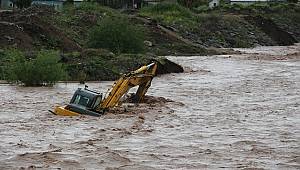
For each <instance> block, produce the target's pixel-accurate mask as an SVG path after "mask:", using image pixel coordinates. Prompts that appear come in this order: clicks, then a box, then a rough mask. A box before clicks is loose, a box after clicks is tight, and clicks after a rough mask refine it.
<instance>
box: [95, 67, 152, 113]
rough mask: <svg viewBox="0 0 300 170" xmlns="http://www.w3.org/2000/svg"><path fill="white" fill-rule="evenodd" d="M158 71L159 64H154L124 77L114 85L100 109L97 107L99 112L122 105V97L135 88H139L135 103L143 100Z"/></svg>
mask: <svg viewBox="0 0 300 170" xmlns="http://www.w3.org/2000/svg"><path fill="white" fill-rule="evenodd" d="M156 69H157V64H156V63H155V62H153V63H151V64H149V65H147V66H143V67H141V68H139V69H138V70H136V71H133V72H131V73H128V74H125V75H123V76H122V77H121V78H120V79H119V80H117V81H116V82H115V83H114V86H113V88H112V89H111V91H110V92H109V95H108V96H107V97H106V98H105V99H104V100H103V101H102V102H101V104H100V107H97V110H98V111H100V110H107V109H108V108H111V107H114V106H116V105H118V104H120V99H121V97H122V96H124V94H126V93H127V92H128V91H129V90H130V89H131V88H132V87H135V86H139V88H138V90H137V92H136V94H135V96H134V100H135V102H140V101H141V100H143V98H144V96H145V94H146V92H147V90H148V88H149V87H150V85H151V81H152V79H153V77H154V76H155V73H156Z"/></svg>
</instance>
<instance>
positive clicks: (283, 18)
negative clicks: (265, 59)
mask: <svg viewBox="0 0 300 170" xmlns="http://www.w3.org/2000/svg"><path fill="white" fill-rule="evenodd" d="M206 6H207V4H206ZM299 9H300V7H299V5H295V4H285V3H281V4H273V3H271V4H253V5H250V6H243V5H221V6H220V7H216V8H214V9H208V8H202V7H201V6H198V7H197V6H194V7H191V8H190V9H189V8H185V7H183V6H181V5H179V4H176V3H161V4H157V5H153V6H149V7H146V8H144V9H142V10H141V11H140V13H139V14H140V15H141V16H144V17H149V18H151V19H153V20H155V21H157V22H158V23H160V24H162V25H165V26H167V27H170V28H172V29H173V30H175V31H176V32H177V33H178V34H179V35H181V36H183V37H184V38H187V39H190V40H192V41H193V42H195V43H198V44H201V45H203V46H206V47H210V46H213V47H229V48H232V47H254V46H258V45H279V44H278V42H277V41H276V39H278V38H274V37H272V36H270V35H269V34H268V32H266V31H264V30H266V29H264V28H263V29H262V28H260V27H259V26H257V25H255V24H254V23H252V22H249V20H248V18H247V16H251V17H252V16H253V17H254V16H256V15H261V16H262V17H263V19H266V20H271V22H274V23H275V24H276V26H278V29H281V30H283V31H285V30H288V32H289V33H292V34H294V36H295V38H296V39H298V41H299V37H300V35H299V33H298V32H299V30H300V29H299V24H298V23H300V22H299V17H300V13H299ZM287 23H290V24H287Z"/></svg>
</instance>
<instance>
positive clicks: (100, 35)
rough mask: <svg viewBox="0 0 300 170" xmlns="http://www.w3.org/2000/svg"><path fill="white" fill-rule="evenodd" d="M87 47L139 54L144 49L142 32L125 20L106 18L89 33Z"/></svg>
mask: <svg viewBox="0 0 300 170" xmlns="http://www.w3.org/2000/svg"><path fill="white" fill-rule="evenodd" d="M88 46H89V47H92V48H104V49H108V50H110V51H112V52H114V53H141V52H143V49H144V34H143V30H142V28H140V27H138V26H135V25H133V24H132V23H130V22H129V21H128V20H126V19H125V18H107V19H104V20H103V21H102V22H101V23H100V24H99V26H96V27H95V28H93V29H92V30H91V31H90V33H89V41H88Z"/></svg>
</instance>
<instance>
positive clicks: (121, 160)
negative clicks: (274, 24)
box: [0, 46, 300, 170]
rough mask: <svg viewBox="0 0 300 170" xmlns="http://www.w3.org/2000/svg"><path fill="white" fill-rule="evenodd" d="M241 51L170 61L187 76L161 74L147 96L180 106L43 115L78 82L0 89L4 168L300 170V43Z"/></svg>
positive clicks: (101, 87) (101, 86) (0, 140)
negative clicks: (95, 114)
mask: <svg viewBox="0 0 300 170" xmlns="http://www.w3.org/2000/svg"><path fill="white" fill-rule="evenodd" d="M266 49H267V50H266ZM239 50H240V51H243V52H246V53H247V54H243V55H231V56H228V55H226V56H208V57H204V56H203V57H200V56H194V57H169V59H171V60H173V61H175V62H177V63H179V64H182V65H183V66H185V67H186V72H185V73H180V74H169V75H163V76H160V77H158V78H155V80H154V82H153V85H152V86H151V89H150V90H149V93H148V94H150V95H153V96H160V97H164V98H167V99H171V100H172V101H174V102H170V101H164V100H163V99H157V100H155V101H154V102H151V103H150V104H141V105H139V106H134V105H128V106H126V110H124V108H122V109H123V110H124V111H125V113H124V114H113V113H110V114H107V115H104V116H102V117H100V118H95V117H73V118H69V117H58V116H54V115H52V114H50V113H49V112H48V111H47V110H48V109H50V108H51V107H53V106H54V105H56V104H63V103H66V102H68V101H69V99H70V98H71V96H72V94H73V92H74V90H75V89H76V88H77V87H78V84H75V83H69V84H58V85H57V86H55V87H53V88H46V87H40V88H25V87H16V86H9V85H0V94H1V98H0V108H1V109H0V143H1V144H0V169H20V168H21V169H34V168H41V169H59V168H62V169H248V170H249V169H299V168H300V60H299V58H300V57H299V56H300V55H299V51H300V50H299V46H293V47H272V48H260V49H259V48H257V49H252V50H247V49H239ZM270 51H271V52H270ZM284 51H285V52H284ZM111 83H112V82H101V83H88V85H89V86H90V87H91V88H94V89H97V90H99V91H105V89H107V88H108V87H109V85H110V84H111ZM122 109H121V110H122Z"/></svg>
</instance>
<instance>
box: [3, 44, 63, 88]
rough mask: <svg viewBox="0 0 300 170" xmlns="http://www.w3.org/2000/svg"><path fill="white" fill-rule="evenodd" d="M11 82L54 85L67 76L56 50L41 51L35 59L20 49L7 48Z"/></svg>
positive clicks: (29, 84) (8, 76) (28, 84)
mask: <svg viewBox="0 0 300 170" xmlns="http://www.w3.org/2000/svg"><path fill="white" fill-rule="evenodd" d="M6 57H7V59H8V60H7V61H8V63H7V64H8V68H7V70H8V74H7V77H6V79H7V80H8V81H9V82H14V83H19V82H21V83H23V84H24V85H25V86H43V85H47V86H52V85H53V84H54V83H55V82H57V81H58V80H61V79H62V78H64V77H65V75H66V74H65V71H64V69H63V66H62V64H61V63H59V54H58V52H56V51H46V50H42V51H40V52H39V53H38V54H37V56H36V58H35V59H31V58H29V59H26V58H25V56H24V54H23V53H22V52H20V51H18V50H7V51H6Z"/></svg>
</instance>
